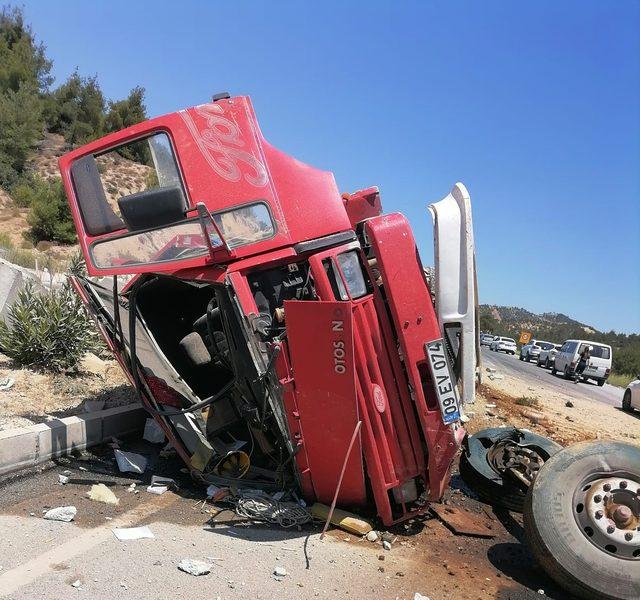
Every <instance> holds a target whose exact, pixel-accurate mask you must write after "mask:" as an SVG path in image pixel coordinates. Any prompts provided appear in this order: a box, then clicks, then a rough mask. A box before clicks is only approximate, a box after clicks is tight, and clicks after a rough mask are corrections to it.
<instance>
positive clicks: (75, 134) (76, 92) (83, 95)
mask: <svg viewBox="0 0 640 600" xmlns="http://www.w3.org/2000/svg"><path fill="white" fill-rule="evenodd" d="M104 111H105V99H104V95H103V93H102V90H101V89H100V85H99V83H98V80H97V77H80V75H79V74H78V72H77V71H76V72H75V73H73V75H71V76H70V77H69V78H68V79H67V81H65V82H64V83H63V84H62V85H61V86H60V87H59V88H57V89H56V90H55V91H54V92H53V93H52V94H51V95H50V97H49V98H48V99H47V101H46V103H45V120H46V122H47V126H48V128H49V131H52V132H53V133H60V134H62V135H63V136H64V138H65V140H67V142H69V143H70V144H83V143H85V142H88V141H90V140H93V139H95V138H97V137H100V136H101V135H102V134H103V133H104Z"/></svg>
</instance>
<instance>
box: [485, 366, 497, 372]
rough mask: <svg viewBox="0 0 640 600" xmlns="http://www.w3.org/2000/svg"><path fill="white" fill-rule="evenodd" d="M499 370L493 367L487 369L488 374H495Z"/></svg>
mask: <svg viewBox="0 0 640 600" xmlns="http://www.w3.org/2000/svg"><path fill="white" fill-rule="evenodd" d="M496 370H497V369H494V368H493V367H487V368H486V371H487V373H495V372H496Z"/></svg>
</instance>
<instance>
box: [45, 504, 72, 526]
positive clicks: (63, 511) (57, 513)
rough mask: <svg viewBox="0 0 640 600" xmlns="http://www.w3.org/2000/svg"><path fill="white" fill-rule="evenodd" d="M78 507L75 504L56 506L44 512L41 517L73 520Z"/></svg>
mask: <svg viewBox="0 0 640 600" xmlns="http://www.w3.org/2000/svg"><path fill="white" fill-rule="evenodd" d="M77 512H78V509H77V508H76V507H75V506H58V507H57V508H52V509H51V510H48V511H47V512H46V513H44V516H43V518H44V519H47V520H48V521H65V522H66V523H68V522H69V521H73V519H74V518H75V516H76V513H77Z"/></svg>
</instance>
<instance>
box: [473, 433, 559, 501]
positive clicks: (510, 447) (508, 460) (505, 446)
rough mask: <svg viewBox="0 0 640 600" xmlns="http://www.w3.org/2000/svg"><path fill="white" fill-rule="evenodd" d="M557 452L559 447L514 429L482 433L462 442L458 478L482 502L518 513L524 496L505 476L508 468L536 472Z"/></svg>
mask: <svg viewBox="0 0 640 600" xmlns="http://www.w3.org/2000/svg"><path fill="white" fill-rule="evenodd" d="M560 450H562V446H560V445H559V444H556V443H555V442H553V441H552V440H550V439H548V438H545V437H542V436H541V435H537V434H535V433H532V432H531V431H525V430H520V429H516V428H515V427H492V428H489V429H483V430H482V431H478V433H476V434H474V435H471V436H468V437H466V438H465V440H464V442H463V450H462V455H461V456H460V475H461V477H462V479H463V480H464V481H465V483H466V484H467V485H468V486H469V487H470V488H472V489H473V491H474V492H476V493H477V494H478V496H479V497H480V499H481V500H482V501H483V502H486V503H487V504H491V505H492V506H496V507H499V508H506V509H507V510H512V511H514V512H522V509H523V505H524V498H525V492H524V491H523V488H522V486H521V485H519V481H518V480H517V479H515V478H513V477H510V476H509V474H508V473H507V470H508V467H514V468H518V467H523V466H525V465H532V467H533V468H534V469H537V468H539V467H538V466H537V465H539V464H542V463H543V462H544V461H546V460H547V459H548V458H549V457H550V456H552V455H554V454H555V453H556V452H559V451H560ZM533 463H536V464H535V465H534V464H533ZM521 470H522V471H523V472H524V473H525V474H526V471H525V470H524V469H521ZM531 473H534V471H531Z"/></svg>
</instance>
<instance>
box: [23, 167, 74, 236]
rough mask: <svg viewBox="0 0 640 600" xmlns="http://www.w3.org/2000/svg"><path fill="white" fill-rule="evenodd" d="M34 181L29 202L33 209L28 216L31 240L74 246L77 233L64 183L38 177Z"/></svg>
mask: <svg viewBox="0 0 640 600" xmlns="http://www.w3.org/2000/svg"><path fill="white" fill-rule="evenodd" d="M32 181H33V188H32V193H31V197H30V199H29V200H28V201H27V202H28V205H29V206H30V207H31V210H30V212H29V215H28V216H27V221H28V222H29V225H31V230H30V232H29V235H30V237H31V240H32V241H33V242H34V243H35V242H40V241H43V240H47V241H55V242H60V243H62V244H73V243H74V242H75V241H76V231H75V227H74V225H73V219H72V217H71V210H70V209H69V204H68V202H67V197H66V195H65V192H64V188H63V186H62V182H61V181H60V180H56V181H53V182H52V181H47V180H45V179H42V178H41V177H36V176H34V177H33V178H32ZM25 185H26V184H25ZM25 196H27V195H26V194H25Z"/></svg>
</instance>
